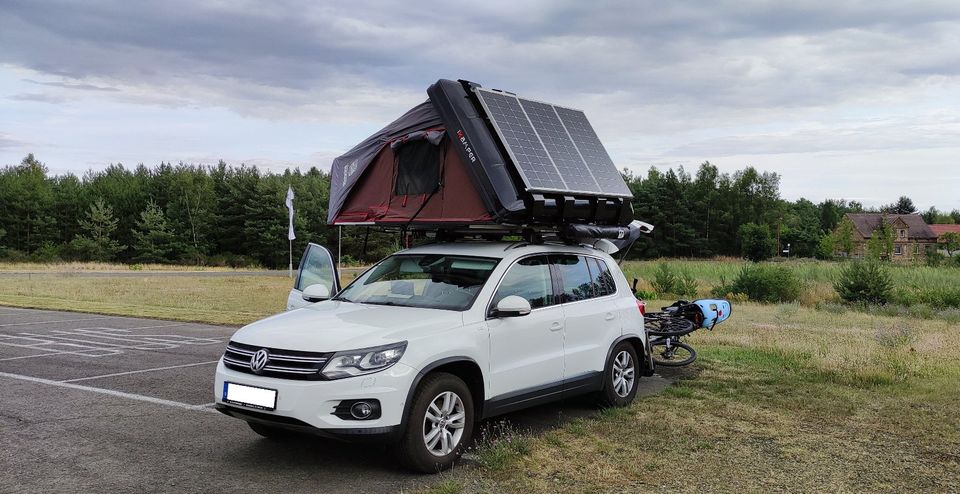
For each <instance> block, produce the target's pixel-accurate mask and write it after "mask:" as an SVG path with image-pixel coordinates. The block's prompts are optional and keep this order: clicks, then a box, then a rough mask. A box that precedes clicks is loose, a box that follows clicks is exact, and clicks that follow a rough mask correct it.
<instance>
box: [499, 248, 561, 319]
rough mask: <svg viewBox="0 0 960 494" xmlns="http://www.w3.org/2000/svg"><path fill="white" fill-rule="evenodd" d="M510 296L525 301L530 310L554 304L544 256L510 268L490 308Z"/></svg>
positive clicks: (520, 262)
mask: <svg viewBox="0 0 960 494" xmlns="http://www.w3.org/2000/svg"><path fill="white" fill-rule="evenodd" d="M510 295H516V296H518V297H523V298H525V299H527V302H530V308H532V309H536V308H538V307H546V306H549V305H553V304H555V303H556V302H555V301H554V297H553V284H552V282H551V280H550V265H549V262H548V259H547V257H546V256H534V257H527V258H524V259H521V260H519V261H517V262H516V263H515V264H514V265H513V266H511V267H510V270H509V271H507V274H506V275H504V277H503V281H501V282H500V286H499V287H498V288H497V293H496V294H495V295H494V296H493V302H492V303H491V307H496V306H497V304H498V303H499V302H500V300H502V299H503V298H504V297H507V296H510Z"/></svg>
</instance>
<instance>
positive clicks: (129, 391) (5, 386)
mask: <svg viewBox="0 0 960 494" xmlns="http://www.w3.org/2000/svg"><path fill="white" fill-rule="evenodd" d="M233 331H234V328H227V327H222V326H209V325H202V324H194V323H182V322H172V321H160V320H155V319H138V318H131V317H115V316H100V315H92V314H78V313H69V312H55V311H41V310H29V309H15V308H8V307H0V492H4V493H8V492H9V493H28V492H29V493H34V492H138V493H141V492H220V493H222V492H230V493H236V492H256V493H259V494H262V493H265V492H284V493H294V492H321V491H322V492H325V493H337V492H350V493H357V492H398V491H401V490H403V491H409V490H411V489H416V488H417V487H418V486H422V485H424V484H425V483H428V482H429V481H430V480H431V479H430V477H425V476H422V475H415V474H411V473H409V472H406V471H404V470H402V469H401V468H400V467H399V466H398V465H397V464H396V462H395V460H394V459H393V456H392V454H391V453H390V451H389V449H388V448H387V447H386V446H385V445H369V444H368V445H363V444H344V443H340V442H335V441H331V440H324V439H316V438H312V437H311V438H302V439H297V440H291V441H285V442H273V441H269V440H266V439H262V438H260V436H258V435H256V434H254V433H253V432H252V431H250V430H249V428H247V427H246V425H245V424H244V423H243V422H241V421H239V420H236V419H233V418H230V417H227V416H224V415H221V414H220V413H218V412H216V411H214V410H213V409H212V408H211V405H212V402H213V372H214V368H215V367H216V362H217V360H218V359H219V358H220V355H221V354H222V352H223V347H224V346H225V344H226V342H227V340H228V339H229V337H230V335H231V334H232V333H233ZM641 384H642V387H641V389H640V393H641V394H644V395H646V394H652V393H655V392H658V391H660V390H662V389H663V388H664V387H666V386H667V385H668V384H669V381H668V380H666V379H663V378H658V377H654V378H647V379H643V380H641ZM595 412H596V408H594V407H593V406H592V405H591V404H590V402H589V401H586V400H570V401H567V402H561V403H558V404H554V405H546V406H541V407H536V408H533V409H531V410H527V411H524V412H519V413H515V414H511V415H507V416H505V417H502V418H500V419H497V420H507V421H509V422H511V424H512V425H513V426H514V427H515V428H516V429H519V430H532V431H539V430H544V429H549V428H551V427H555V426H557V425H558V424H561V423H563V422H564V421H567V420H570V419H572V418H575V417H582V416H588V415H591V414H593V413H595ZM466 463H467V464H469V461H467V462H466Z"/></svg>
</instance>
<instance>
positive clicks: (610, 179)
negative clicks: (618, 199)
mask: <svg viewBox="0 0 960 494" xmlns="http://www.w3.org/2000/svg"><path fill="white" fill-rule="evenodd" d="M554 108H555V109H556V111H557V115H558V116H559V117H560V121H562V122H563V126H564V127H565V128H566V129H567V133H568V134H570V138H571V139H573V142H574V144H576V146H577V149H579V150H580V155H581V156H583V160H584V161H585V162H586V163H589V164H590V171H592V172H593V178H594V179H596V181H597V185H598V186H599V187H600V190H602V191H604V192H606V193H608V194H615V195H627V196H629V195H632V194H631V192H630V188H629V187H627V184H626V183H625V182H624V181H623V176H622V175H620V171H619V170H617V166H616V165H614V164H613V160H612V159H610V155H609V154H607V150H606V148H604V147H603V143H601V142H600V138H599V137H597V133H596V132H595V131H594V130H593V126H592V125H590V121H589V120H587V116H586V115H585V114H584V113H583V112H582V111H580V110H573V109H570V108H563V107H561V106H556V107H554Z"/></svg>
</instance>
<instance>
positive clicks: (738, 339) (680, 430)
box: [446, 304, 960, 492]
mask: <svg viewBox="0 0 960 494" xmlns="http://www.w3.org/2000/svg"><path fill="white" fill-rule="evenodd" d="M690 342H691V343H693V344H694V345H695V346H696V347H697V348H698V350H700V352H701V359H700V360H699V361H698V362H697V363H695V364H694V365H693V366H692V367H691V368H689V369H685V372H684V374H683V375H682V378H681V380H680V381H679V382H678V383H677V384H675V385H674V386H672V387H671V388H670V389H668V391H667V392H665V393H663V394H661V395H658V396H654V397H648V398H644V399H642V400H639V401H638V402H636V403H635V404H634V405H633V406H631V407H629V408H626V409H615V410H608V411H605V412H603V413H600V414H598V416H597V417H596V418H593V419H587V420H578V421H574V422H571V423H569V424H567V425H565V426H563V427H561V428H559V429H557V430H554V431H550V432H548V433H545V434H542V435H539V436H534V437H530V438H529V440H528V441H527V444H526V446H525V451H524V452H517V453H515V454H513V455H512V457H511V458H510V461H502V462H501V463H500V464H498V465H497V466H496V468H485V467H478V468H474V469H461V470H459V472H458V473H457V474H455V475H454V478H453V479H447V480H446V482H448V485H450V484H451V483H452V482H453V481H454V480H457V481H459V482H458V483H459V485H460V486H462V489H461V490H460V492H642V491H660V492H676V491H680V492H693V491H708V492H716V491H721V492H742V491H748V492H769V491H800V492H809V491H829V492H876V491H908V490H910V491H914V490H920V491H940V492H942V491H957V490H960V419H958V413H957V408H958V405H960V385H958V384H957V383H958V379H960V326H958V325H956V324H954V325H951V324H948V323H947V322H945V321H916V320H905V319H899V318H890V317H882V316H875V315H871V314H865V313H856V312H851V313H846V314H842V315H840V314H827V313H824V312H819V311H814V310H811V309H807V308H804V307H802V306H800V305H798V304H789V305H782V306H775V305H771V306H761V305H755V304H742V305H740V306H738V307H736V308H735V310H734V315H733V319H731V321H730V322H729V323H727V324H725V325H723V326H720V327H718V328H717V329H716V330H715V331H714V332H712V333H709V332H707V331H701V332H698V333H697V334H695V335H694V336H693V337H691V338H690Z"/></svg>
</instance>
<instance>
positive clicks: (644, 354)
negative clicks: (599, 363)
mask: <svg viewBox="0 0 960 494" xmlns="http://www.w3.org/2000/svg"><path fill="white" fill-rule="evenodd" d="M623 342H628V343H630V344H631V345H633V349H634V350H635V351H636V352H637V356H638V357H640V358H639V360H640V375H642V376H652V375H653V357H652V356H651V355H650V352H648V351H647V346H646V345H644V344H643V340H642V339H640V336H638V335H635V334H626V335H623V336H621V337H619V338H617V339H616V340H613V343H611V344H610V348H609V349H607V358H606V360H604V364H603V375H604V376H606V375H607V372H608V371H609V370H610V367H609V366H610V357H611V356H612V355H613V349H614V348H616V347H617V345H619V344H620V343H623ZM603 385H604V386H606V385H607V379H606V378H604V380H603Z"/></svg>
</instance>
